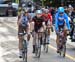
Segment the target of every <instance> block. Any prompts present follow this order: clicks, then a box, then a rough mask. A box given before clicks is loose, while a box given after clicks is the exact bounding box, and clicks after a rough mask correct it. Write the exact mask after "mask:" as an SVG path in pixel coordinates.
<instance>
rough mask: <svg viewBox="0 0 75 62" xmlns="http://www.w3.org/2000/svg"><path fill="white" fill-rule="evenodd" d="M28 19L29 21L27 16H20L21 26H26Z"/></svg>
mask: <svg viewBox="0 0 75 62" xmlns="http://www.w3.org/2000/svg"><path fill="white" fill-rule="evenodd" d="M29 19H30V18H29V16H24V15H22V26H27V23H28V22H29Z"/></svg>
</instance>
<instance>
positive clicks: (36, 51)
mask: <svg viewBox="0 0 75 62" xmlns="http://www.w3.org/2000/svg"><path fill="white" fill-rule="evenodd" d="M35 55H36V57H37V58H40V55H41V43H40V40H39V41H38V44H36V47H35Z"/></svg>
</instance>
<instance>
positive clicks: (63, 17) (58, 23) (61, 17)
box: [55, 7, 70, 53]
mask: <svg viewBox="0 0 75 62" xmlns="http://www.w3.org/2000/svg"><path fill="white" fill-rule="evenodd" d="M64 24H65V27H64ZM59 27H62V28H63V27H64V33H65V37H67V31H66V30H70V24H69V20H68V16H67V14H66V13H65V12H64V8H63V7H59V8H58V12H57V13H56V15H55V30H56V34H57V38H56V43H57V53H59V36H58V34H59V33H58V32H59Z"/></svg>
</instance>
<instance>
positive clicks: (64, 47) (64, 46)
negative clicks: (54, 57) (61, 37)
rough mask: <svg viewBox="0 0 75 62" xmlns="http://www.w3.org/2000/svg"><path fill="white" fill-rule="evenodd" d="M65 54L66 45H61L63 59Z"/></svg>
mask: <svg viewBox="0 0 75 62" xmlns="http://www.w3.org/2000/svg"><path fill="white" fill-rule="evenodd" d="M65 54H66V44H64V45H63V57H65Z"/></svg>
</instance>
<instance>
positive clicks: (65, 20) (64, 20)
mask: <svg viewBox="0 0 75 62" xmlns="http://www.w3.org/2000/svg"><path fill="white" fill-rule="evenodd" d="M64 23H65V24H66V26H67V28H68V30H70V24H69V20H68V16H67V14H66V13H64V14H63V15H62V16H60V14H59V13H56V15H55V30H56V31H57V30H58V28H59V26H60V25H63V24H64Z"/></svg>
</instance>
